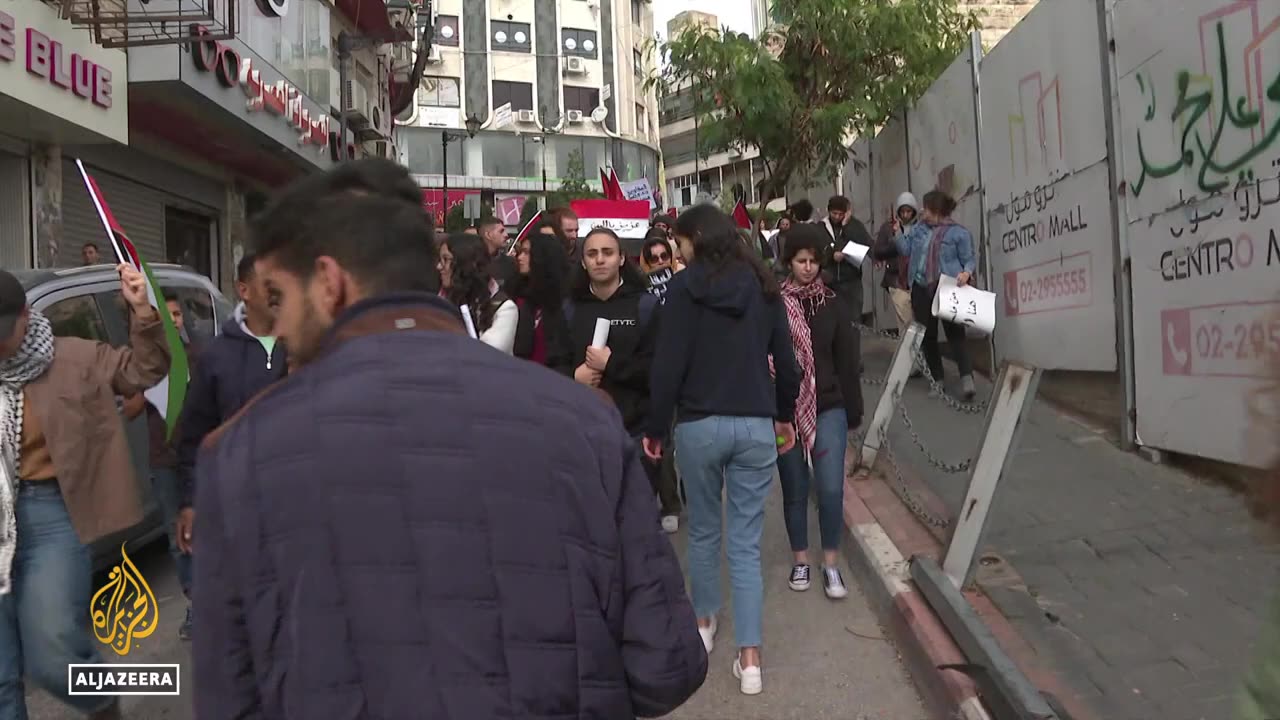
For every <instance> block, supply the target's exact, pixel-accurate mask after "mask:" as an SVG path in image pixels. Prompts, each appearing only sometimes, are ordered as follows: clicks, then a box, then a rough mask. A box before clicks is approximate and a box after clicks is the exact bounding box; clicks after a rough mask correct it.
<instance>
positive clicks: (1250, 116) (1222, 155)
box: [1129, 0, 1280, 197]
mask: <svg viewBox="0 0 1280 720" xmlns="http://www.w3.org/2000/svg"><path fill="white" fill-rule="evenodd" d="M1237 13H1245V14H1246V22H1247V21H1248V20H1251V21H1252V22H1251V23H1248V24H1246V25H1245V26H1244V27H1245V28H1246V29H1248V30H1251V31H1252V32H1250V33H1249V35H1248V36H1247V40H1248V41H1247V42H1246V43H1245V44H1244V47H1243V48H1240V47H1233V43H1229V42H1228V41H1227V29H1226V28H1227V26H1226V20H1227V17H1226V16H1230V15H1233V14H1237ZM1257 13H1258V8H1257V4H1256V2H1249V1H1248V0H1246V1H1245V2H1237V3H1232V4H1231V5H1228V6H1226V7H1224V8H1219V9H1217V10H1214V11H1212V12H1210V13H1207V14H1205V15H1203V16H1201V17H1200V18H1199V23H1198V24H1199V27H1200V47H1201V67H1200V68H1199V71H1198V72H1193V71H1192V70H1190V69H1183V70H1180V71H1179V72H1178V73H1177V74H1176V76H1175V80H1174V86H1173V88H1172V89H1171V90H1172V92H1170V93H1168V94H1165V92H1164V91H1163V90H1162V88H1160V87H1158V86H1157V83H1156V82H1155V80H1154V79H1153V78H1152V76H1151V74H1150V72H1148V71H1146V70H1144V69H1142V68H1139V69H1138V71H1137V72H1136V73H1134V75H1133V80H1132V82H1134V83H1136V85H1137V88H1138V92H1139V93H1140V95H1141V97H1142V98H1143V99H1144V100H1145V102H1146V109H1145V114H1144V116H1143V123H1142V126H1141V127H1139V128H1138V129H1137V133H1136V136H1135V138H1134V142H1135V145H1136V147H1137V153H1138V164H1139V165H1140V170H1139V174H1138V177H1137V178H1136V179H1132V180H1130V181H1129V187H1130V188H1132V190H1133V194H1134V197H1140V196H1141V195H1142V192H1143V190H1144V189H1145V188H1146V186H1147V181H1148V180H1159V179H1162V178H1167V177H1170V176H1173V175H1178V174H1180V173H1187V174H1189V175H1190V176H1191V177H1193V178H1194V179H1195V183H1196V187H1197V188H1198V189H1199V190H1200V191H1201V192H1204V193H1208V194H1212V193H1216V192H1220V191H1222V190H1224V189H1226V188H1228V187H1230V186H1231V184H1232V183H1233V182H1234V183H1241V182H1245V183H1247V182H1252V181H1253V180H1254V177H1253V174H1254V171H1253V169H1252V168H1251V165H1252V164H1253V163H1254V162H1255V161H1256V160H1257V159H1258V158H1259V157H1260V156H1261V155H1263V153H1265V152H1267V151H1268V150H1270V149H1272V148H1273V147H1274V146H1275V142H1276V137H1277V136H1280V113H1278V112H1277V111H1280V68H1277V69H1276V70H1275V71H1273V72H1270V73H1269V74H1266V75H1264V72H1263V58H1262V46H1263V44H1264V43H1265V42H1266V41H1267V40H1268V39H1270V38H1271V37H1272V36H1273V35H1276V33H1277V32H1280V18H1276V19H1275V20H1274V21H1273V22H1271V23H1270V24H1269V25H1267V26H1266V27H1260V24H1259V21H1258V14H1257ZM1236 27H1237V25H1233V29H1235V28H1236ZM1233 36H1234V33H1233ZM1278 37H1280V36H1278ZM1269 113H1270V121H1268V114H1269ZM1166 120H1167V122H1168V124H1169V126H1168V128H1165V129H1164V131H1165V132H1169V133H1171V134H1172V145H1173V148H1174V152H1172V153H1170V154H1169V156H1168V157H1159V156H1155V155H1156V153H1153V152H1151V151H1150V150H1148V143H1147V142H1146V138H1147V135H1146V134H1145V133H1144V130H1148V129H1150V130H1152V131H1153V132H1161V129H1160V128H1158V127H1156V128H1153V127H1151V126H1153V125H1156V124H1157V123H1162V122H1164V121H1166Z"/></svg>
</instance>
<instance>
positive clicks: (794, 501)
mask: <svg viewBox="0 0 1280 720" xmlns="http://www.w3.org/2000/svg"><path fill="white" fill-rule="evenodd" d="M848 435H849V421H848V419H847V418H846V417H845V411H844V408H836V409H834V410H827V411H826V412H824V413H821V414H820V415H818V434H817V437H816V438H815V439H814V443H813V479H814V480H815V481H816V482H817V484H818V528H819V530H820V532H821V533H822V549H823V550H839V549H840V536H841V534H842V533H843V532H844V456H845V450H846V448H847V447H848ZM778 478H779V479H781V480H782V517H783V519H784V520H786V522H787V537H788V538H789V539H790V540H791V550H792V551H793V552H800V551H802V550H808V549H809V465H808V463H806V462H805V460H804V450H803V449H802V448H801V447H800V444H799V443H798V442H797V443H796V446H795V447H794V448H792V449H791V452H789V453H787V454H786V455H783V456H782V457H780V458H778Z"/></svg>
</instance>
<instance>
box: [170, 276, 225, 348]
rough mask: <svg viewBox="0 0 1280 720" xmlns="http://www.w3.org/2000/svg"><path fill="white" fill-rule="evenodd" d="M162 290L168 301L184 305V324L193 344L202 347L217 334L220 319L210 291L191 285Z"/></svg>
mask: <svg viewBox="0 0 1280 720" xmlns="http://www.w3.org/2000/svg"><path fill="white" fill-rule="evenodd" d="M160 290H161V292H163V293H164V297H165V299H166V300H177V301H178V302H179V303H180V304H181V305H182V319H183V324H184V325H185V326H186V328H187V337H188V338H189V339H190V341H191V342H193V343H195V344H197V345H200V344H203V343H204V342H205V341H207V340H209V339H211V338H212V337H213V336H214V335H215V334H216V332H215V329H216V328H217V325H218V318H217V317H216V315H215V313H214V307H213V296H211V295H210V294H209V291H208V290H206V289H204V288H202V287H192V286H190V285H178V286H171V287H165V286H161V288H160Z"/></svg>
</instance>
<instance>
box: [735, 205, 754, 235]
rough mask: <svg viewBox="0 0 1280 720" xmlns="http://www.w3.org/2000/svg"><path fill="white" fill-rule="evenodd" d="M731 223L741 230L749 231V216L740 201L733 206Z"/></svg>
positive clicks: (745, 207)
mask: <svg viewBox="0 0 1280 720" xmlns="http://www.w3.org/2000/svg"><path fill="white" fill-rule="evenodd" d="M733 222H734V223H735V224H736V225H737V226H738V228H739V229H741V230H750V229H751V215H750V213H748V212H747V206H746V205H744V204H743V202H742V201H741V200H739V201H738V202H737V204H736V205H734V206H733Z"/></svg>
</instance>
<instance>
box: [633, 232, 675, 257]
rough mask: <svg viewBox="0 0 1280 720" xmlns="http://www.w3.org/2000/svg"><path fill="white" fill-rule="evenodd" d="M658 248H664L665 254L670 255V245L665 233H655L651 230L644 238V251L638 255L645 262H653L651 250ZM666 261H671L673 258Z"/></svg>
mask: <svg viewBox="0 0 1280 720" xmlns="http://www.w3.org/2000/svg"><path fill="white" fill-rule="evenodd" d="M658 246H662V247H664V248H666V250H667V252H668V253H671V243H670V242H668V240H667V235H666V233H664V232H662V231H661V230H658V231H656V232H655V231H652V230H651V231H649V234H648V235H645V237H644V249H642V250H641V251H640V255H641V257H643V258H644V261H645V262H647V263H652V262H653V249H654V248H656V247H658ZM667 259H668V260H671V259H673V258H667Z"/></svg>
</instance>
